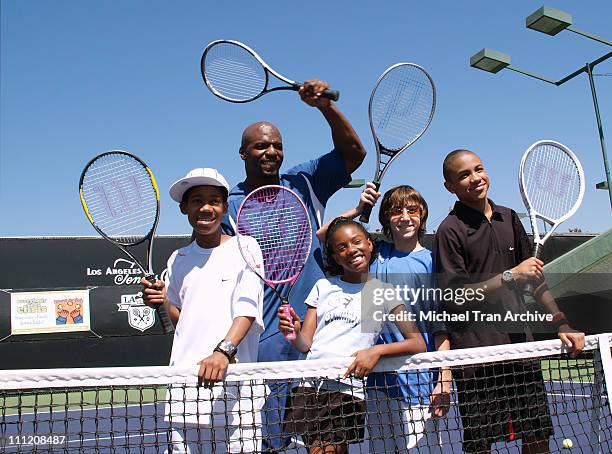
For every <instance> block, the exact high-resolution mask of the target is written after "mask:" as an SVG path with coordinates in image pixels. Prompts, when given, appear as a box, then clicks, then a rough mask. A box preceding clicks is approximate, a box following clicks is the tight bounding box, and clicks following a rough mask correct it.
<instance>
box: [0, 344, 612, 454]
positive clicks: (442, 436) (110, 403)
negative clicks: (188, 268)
mask: <svg viewBox="0 0 612 454" xmlns="http://www.w3.org/2000/svg"><path fill="white" fill-rule="evenodd" d="M610 340H611V336H609V335H598V336H588V337H587V341H586V346H585V349H584V352H583V353H582V354H580V355H579V356H578V357H577V358H569V357H568V355H567V354H565V353H564V351H563V350H562V347H561V344H560V342H559V341H543V342H531V343H524V344H512V345H500V346H495V347H484V348H473V349H465V350H454V351H449V352H435V353H423V354H419V355H414V356H412V357H408V358H386V359H384V360H381V361H380V362H379V364H378V365H377V367H376V369H375V370H376V371H377V373H375V374H371V375H370V376H369V377H368V379H367V380H361V379H358V378H355V377H347V378H343V375H344V373H345V371H346V368H347V366H348V365H349V364H350V363H351V362H352V358H337V359H334V360H316V361H294V362H284V363H257V364H236V365H231V366H230V368H229V370H228V375H227V378H226V380H225V381H224V382H223V383H220V384H217V385H216V386H214V388H213V389H208V388H204V387H202V386H198V383H197V367H193V368H176V367H138V368H131V367H127V368H126V367H121V368H95V369H52V370H14V371H0V388H1V390H0V405H1V410H0V411H1V414H0V415H1V416H0V452H3V453H5V452H6V453H13V452H53V453H56V452H57V453H63V452H66V453H73V452H83V453H91V452H101V453H106V452H111V453H135V452H137V453H159V452H165V451H169V452H191V453H196V452H210V453H224V452H259V451H260V450H261V440H262V437H264V436H265V435H262V424H263V423H262V411H263V410H262V405H263V402H264V400H265V399H267V398H268V397H269V396H270V393H271V392H273V390H277V391H278V390H279V389H280V391H279V392H290V393H291V397H290V399H289V404H288V405H287V411H286V412H285V413H284V415H283V414H282V412H281V411H280V409H274V408H272V409H270V408H268V409H267V413H266V420H267V421H268V423H269V424H271V421H274V420H276V421H277V422H278V423H279V424H280V423H283V427H284V430H285V434H287V435H288V437H291V445H290V446H289V447H288V448H287V449H286V450H285V451H281V452H291V453H300V452H307V447H316V446H319V447H324V446H326V445H328V444H346V445H347V447H348V452H350V453H368V452H371V453H393V452H407V448H408V447H410V449H412V450H413V451H412V450H411V451H410V452H428V453H429V452H443V453H445V452H463V449H466V450H474V449H476V448H475V446H476V447H477V446H480V445H479V444H478V443H481V444H482V443H484V444H487V445H489V444H490V443H491V442H493V441H494V440H493V439H487V438H486V437H489V436H491V437H494V436H495V435H496V434H502V436H503V437H505V441H503V442H500V441H497V442H494V444H493V452H515V451H516V449H517V448H516V447H517V446H520V445H521V443H525V442H528V443H536V442H537V441H538V440H542V439H543V440H545V442H547V443H548V444H549V446H550V450H551V451H552V452H557V451H561V450H562V449H563V448H564V445H565V447H566V448H567V447H568V446H570V444H571V445H572V449H573V451H571V452H583V453H584V452H603V453H607V452H612V417H611V415H610V389H609V388H608V387H607V386H606V385H607V380H608V379H610V378H611V377H612V360H611V359H610ZM441 368H444V369H445V370H446V369H447V368H448V369H450V370H451V371H452V375H453V382H452V391H451V393H450V402H449V404H448V412H447V413H446V415H444V416H442V417H438V418H430V413H429V397H430V394H431V392H432V390H433V389H434V387H435V385H436V383H437V381H438V378H439V377H441V375H439V371H440V370H442V369H441ZM398 381H399V383H400V385H398ZM406 381H407V382H409V383H410V390H411V391H410V392H405V388H402V386H401V383H403V382H406ZM284 389H287V390H289V391H283V390H284ZM266 432H267V431H266V430H264V431H263V433H264V434H265V433H266ZM479 437H480V438H479ZM470 438H471V439H472V441H470ZM478 440H480V441H478ZM483 440H484V441H483ZM186 447H189V449H190V451H187V450H186V449H185V448H186ZM338 452H340V451H338Z"/></svg>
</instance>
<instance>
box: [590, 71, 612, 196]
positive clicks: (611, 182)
mask: <svg viewBox="0 0 612 454" xmlns="http://www.w3.org/2000/svg"><path fill="white" fill-rule="evenodd" d="M586 70H587V74H588V75H589V82H590V83H591V94H592V95H593V105H594V106H595V118H596V119H597V129H598V130H599V142H600V143H601V154H602V155H603V162H604V169H605V170H606V181H607V182H608V196H609V197H610V208H612V180H611V179H610V166H609V165H608V154H607V153H606V141H605V139H604V132H603V125H602V124H601V117H600V116H599V104H598V103H597V93H596V92H595V81H594V80H593V71H592V67H591V64H590V63H587V64H586Z"/></svg>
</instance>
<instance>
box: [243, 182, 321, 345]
mask: <svg viewBox="0 0 612 454" xmlns="http://www.w3.org/2000/svg"><path fill="white" fill-rule="evenodd" d="M262 189H277V190H279V191H288V192H289V193H291V194H292V195H293V196H294V197H295V198H296V199H297V200H298V201H299V203H300V206H301V207H302V209H303V210H304V213H305V215H306V219H307V220H308V231H307V232H305V238H307V239H308V251H307V253H306V254H305V255H306V257H307V258H306V260H305V261H304V263H303V264H302V266H301V267H300V270H299V271H298V272H297V273H296V274H295V275H294V276H291V277H290V278H288V279H283V280H280V281H273V280H270V279H267V278H266V277H265V264H264V275H262V274H261V272H260V271H258V270H257V269H256V268H255V267H253V266H252V265H251V261H250V260H249V258H247V256H246V255H245V254H246V251H245V250H243V244H244V243H242V242H241V241H240V238H241V237H248V238H250V239H252V240H254V241H257V240H256V239H255V238H254V237H252V236H250V235H243V234H241V233H240V232H239V225H240V218H241V215H242V211H243V207H244V206H245V203H246V202H247V200H249V199H250V198H251V197H252V196H253V194H255V193H257V192H259V191H261V190H262ZM236 236H237V237H238V250H239V251H240V254H241V255H242V258H243V259H244V261H245V262H246V263H247V266H248V267H249V269H250V270H251V271H253V272H254V273H255V274H256V275H257V276H258V277H259V278H260V279H261V280H262V281H263V282H264V283H265V284H266V285H267V286H268V287H269V288H270V289H272V291H273V292H274V293H275V295H276V296H277V297H278V299H279V300H280V302H281V307H282V308H283V311H284V313H285V315H286V316H288V317H289V318H290V317H291V316H290V314H289V307H290V304H289V297H290V296H291V292H292V290H293V287H294V285H295V283H296V282H297V280H298V279H299V277H300V276H301V274H302V271H303V270H304V267H305V266H306V262H307V261H308V258H309V257H310V251H311V249H312V224H311V223H310V216H309V215H308V209H307V208H306V205H305V204H304V201H303V200H302V198H301V197H300V196H299V195H297V194H296V193H295V191H293V190H292V189H289V188H287V187H285V186H280V185H265V186H260V187H259V188H257V189H255V190H253V191H251V192H250V193H249V194H248V195H247V196H246V197H245V198H244V200H243V201H242V203H241V204H240V208H238V212H237V214H236ZM249 241H250V240H249ZM262 255H263V254H262ZM278 284H288V285H289V290H288V291H287V295H286V296H283V295H282V294H281V293H280V292H279V291H278V290H277V289H276V286H277V285H278ZM285 338H286V339H287V340H293V339H295V333H289V334H287V335H286V336H285Z"/></svg>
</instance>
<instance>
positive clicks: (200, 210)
mask: <svg viewBox="0 0 612 454" xmlns="http://www.w3.org/2000/svg"><path fill="white" fill-rule="evenodd" d="M180 208H181V213H183V214H185V215H187V219H188V220H189V224H191V227H193V230H194V232H195V238H196V241H197V242H198V244H200V245H201V246H202V245H203V244H205V243H206V242H207V240H208V239H209V238H210V237H211V236H214V235H220V233H221V230H220V226H221V219H222V218H223V215H224V214H225V213H226V212H227V201H226V198H225V194H224V192H223V190H222V189H221V188H220V187H217V186H194V187H193V188H190V189H189V190H188V191H187V192H186V193H185V196H184V197H183V201H182V202H181V204H180ZM203 247H206V246H203Z"/></svg>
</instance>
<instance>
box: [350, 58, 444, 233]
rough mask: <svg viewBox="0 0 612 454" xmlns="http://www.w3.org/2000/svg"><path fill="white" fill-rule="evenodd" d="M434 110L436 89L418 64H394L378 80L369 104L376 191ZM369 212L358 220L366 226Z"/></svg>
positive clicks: (421, 131) (420, 131) (422, 131)
mask: <svg viewBox="0 0 612 454" xmlns="http://www.w3.org/2000/svg"><path fill="white" fill-rule="evenodd" d="M435 108H436V87H435V85H434V82H433V79H432V78H431V76H430V75H429V74H428V73H427V71H425V70H424V69H423V68H421V67H420V66H419V65H415V64H414V63H396V64H395V65H393V66H391V67H389V68H387V69H386V70H385V72H384V73H382V75H381V76H380V77H379V78H378V81H377V82H376V85H375V86H374V90H372V94H371V95H370V103H369V105H368V115H369V117H370V129H371V130H372V135H373V136H374V144H375V145H376V160H377V163H376V171H375V172H374V184H375V185H376V189H377V190H378V188H380V182H381V181H382V179H383V176H384V175H385V173H386V171H387V169H388V168H389V165H391V163H392V162H393V160H394V159H395V158H396V157H397V156H399V154H400V153H401V152H402V151H404V150H405V149H406V148H408V147H409V146H410V145H412V144H413V143H414V142H416V141H417V140H418V138H419V137H421V136H422V135H423V133H424V132H425V131H426V130H427V128H428V127H429V124H430V123H431V120H432V118H433V114H434V111H435ZM371 212H372V207H371V206H369V205H368V206H366V207H365V209H364V210H363V213H362V214H361V216H360V217H359V220H360V221H361V222H364V223H367V222H368V221H369V220H370V214H371Z"/></svg>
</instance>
